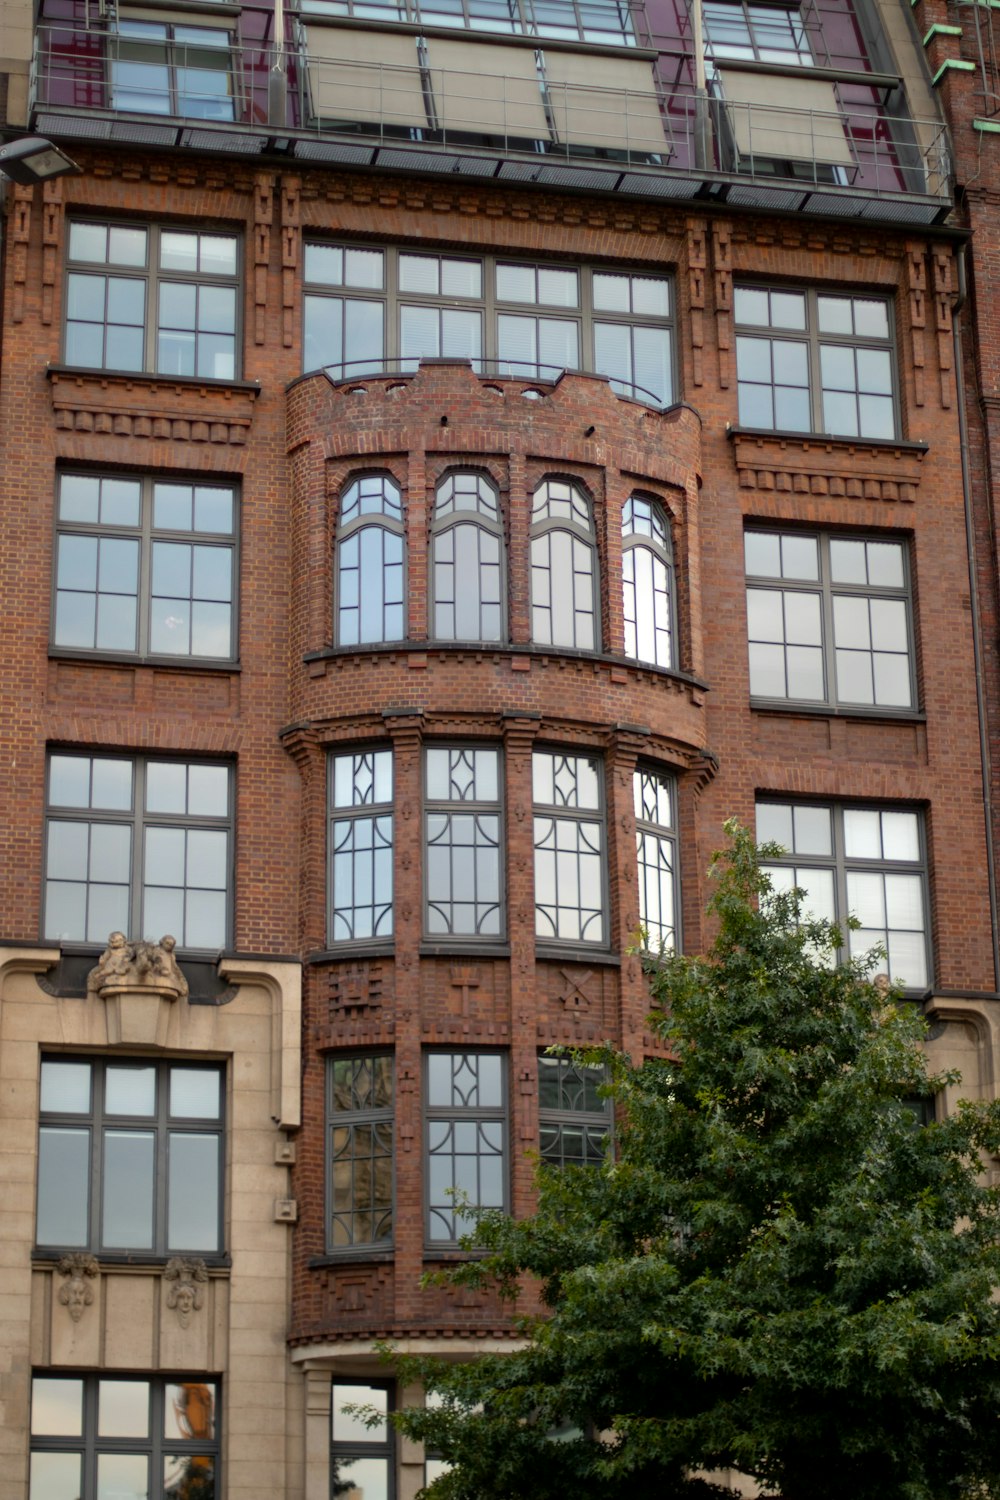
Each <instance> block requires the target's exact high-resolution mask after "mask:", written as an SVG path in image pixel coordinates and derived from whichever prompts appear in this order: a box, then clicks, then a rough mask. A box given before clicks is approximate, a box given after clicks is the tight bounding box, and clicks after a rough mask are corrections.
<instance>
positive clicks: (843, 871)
mask: <svg viewBox="0 0 1000 1500" xmlns="http://www.w3.org/2000/svg"><path fill="white" fill-rule="evenodd" d="M767 807H776V808H790V809H791V816H792V819H793V820H794V818H795V813H796V811H797V810H798V809H803V810H805V814H806V816H808V814H809V813H813V814H815V813H818V812H827V813H829V816H830V830H831V844H830V848H831V851H832V852H831V853H829V854H817V853H814V852H811V851H810V850H809V849H807V848H803V849H801V850H797V849H795V848H794V847H788V845H787V844H786V843H785V841H784V840H783V839H780V838H778V839H775V838H772V837H771V834H770V831H769V830H767V828H766V825H765V829H764V831H762V830H761V828H760V824H761V822H762V821H763V820H762V818H761V809H762V808H767ZM855 812H856V813H859V814H866V815H869V816H870V815H872V814H875V815H878V818H879V837H880V841H881V842H882V843H883V845H884V840H885V824H884V823H883V819H884V818H885V817H892V816H894V815H902V816H904V817H906V818H908V819H911V818H912V819H913V827H914V831H915V834H916V847H917V857H916V858H915V859H904V858H899V859H894V858H892V857H891V856H887V855H885V854H884V853H883V854H882V855H881V856H879V857H866V856H862V855H849V854H848V853H847V846H846V836H845V819H846V816H847V815H848V814H849V813H855ZM755 826H756V827H757V838H758V842H761V843H763V842H778V843H780V844H782V847H783V848H784V849H785V852H784V853H783V854H782V855H779V856H776V857H769V858H767V859H765V860H764V861H763V862H762V869H763V870H764V872H765V873H767V874H772V875H773V874H774V873H775V872H777V874H778V877H779V882H780V883H781V888H782V889H783V888H784V884H783V882H784V879H785V877H784V876H783V875H782V873H781V872H783V871H791V872H792V877H791V878H792V882H793V883H796V882H797V883H798V884H799V886H800V888H802V889H807V887H806V885H805V882H804V881H803V880H802V878H801V877H802V876H803V875H806V876H808V875H809V873H810V872H814V871H815V872H824V873H825V872H829V874H830V876H831V879H832V893H833V912H832V917H833V919H834V920H835V921H836V922H837V924H838V926H839V927H840V931H841V935H842V936H843V938H844V948H842V949H841V950H840V952H841V954H846V953H849V952H852V951H853V952H855V953H863V952H867V951H868V950H869V949H870V948H872V947H873V946H875V944H876V943H877V942H880V941H881V938H880V937H878V936H875V937H866V936H864V934H865V933H866V932H867V933H878V932H881V931H885V932H886V933H888V934H889V935H891V933H892V932H919V933H920V935H921V938H922V943H921V951H922V954H923V960H924V977H923V982H922V983H919V984H913V985H906V986H905V992H906V993H908V994H910V995H915V996H916V995H925V994H926V993H927V991H928V990H929V989H930V987H931V986H932V985H933V983H934V948H933V942H932V937H933V912H932V906H931V889H930V879H929V863H928V847H927V825H926V819H925V816H924V811H923V809H922V808H921V807H919V806H917V805H915V804H913V803H905V802H904V803H887V802H869V803H864V802H859V801H847V800H837V799H833V798H829V799H827V798H814V797H795V796H788V795H781V794H778V793H767V794H764V793H760V794H758V796H757V799H756V809H755ZM792 826H793V844H794V842H795V835H794V821H793V825H792ZM852 875H858V876H862V877H863V876H865V875H873V876H875V877H880V878H883V879H884V877H886V876H889V877H892V876H893V875H896V876H902V877H904V878H905V879H908V880H913V879H916V880H917V881H918V882H919V891H920V903H921V916H922V919H923V925H922V927H920V928H913V927H911V928H903V927H893V926H891V925H890V924H889V921H888V913H887V914H886V926H885V927H884V928H876V927H874V924H871V925H868V926H865V924H864V922H862V929H861V931H860V932H858V933H856V932H852V931H850V930H849V929H848V927H847V923H846V918H847V916H848V915H849V914H851V915H857V916H863V913H858V912H856V911H855V910H854V909H853V908H852V907H851V905H850V901H849V897H848V879H849V877H850V876H852ZM883 889H884V887H883ZM883 904H884V895H883ZM809 910H810V908H809V905H808V900H807V902H806V905H805V908H804V915H807V914H808V913H809ZM883 946H885V945H884V944H883ZM887 967H888V973H889V978H890V979H892V980H894V979H895V978H896V976H895V975H894V974H893V963H892V950H891V945H890V947H889V956H888V958H883V959H882V960H880V961H879V964H878V966H877V970H876V972H879V971H881V972H885V971H886V968H887ZM899 977H900V979H903V980H905V978H906V975H905V973H904V972H903V971H902V970H901V971H900V974H899Z"/></svg>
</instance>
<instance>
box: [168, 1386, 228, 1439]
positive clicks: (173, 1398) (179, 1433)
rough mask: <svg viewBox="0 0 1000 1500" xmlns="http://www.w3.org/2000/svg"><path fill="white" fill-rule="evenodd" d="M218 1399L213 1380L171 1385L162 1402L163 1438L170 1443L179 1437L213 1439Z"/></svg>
mask: <svg viewBox="0 0 1000 1500" xmlns="http://www.w3.org/2000/svg"><path fill="white" fill-rule="evenodd" d="M216 1399H217V1395H216V1388H215V1384H214V1382H212V1381H208V1380H197V1381H185V1383H184V1384H183V1385H168V1386H167V1387H166V1394H165V1398H164V1402H163V1436H164V1437H165V1438H166V1439H167V1441H168V1442H176V1441H177V1440H178V1439H179V1438H192V1437H193V1438H213V1437H214V1436H215V1410H216Z"/></svg>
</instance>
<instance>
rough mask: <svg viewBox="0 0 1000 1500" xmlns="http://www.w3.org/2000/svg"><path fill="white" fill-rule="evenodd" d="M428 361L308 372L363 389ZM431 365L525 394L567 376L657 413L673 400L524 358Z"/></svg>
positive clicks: (412, 358)
mask: <svg viewBox="0 0 1000 1500" xmlns="http://www.w3.org/2000/svg"><path fill="white" fill-rule="evenodd" d="M424 362H425V361H424V359H423V358H422V357H421V356H420V355H409V356H407V357H405V358H403V359H351V360H338V361H336V362H334V363H333V364H329V365H321V366H320V368H319V369H317V370H308V371H307V372H306V376H305V377H303V378H307V377H308V376H309V375H325V376H326V377H327V379H328V380H330V381H332V383H333V384H334V385H343V386H352V387H355V388H360V387H363V386H365V384H366V383H367V382H368V381H370V380H379V381H382V380H393V379H395V380H407V379H412V378H413V376H414V375H416V374H417V373H418V369H419V366H420V365H421V364H423V363H424ZM427 362H429V363H431V364H465V365H468V366H469V368H470V369H471V370H472V373H473V374H474V375H477V376H478V377H479V378H480V379H483V380H504V381H511V382H513V383H516V384H518V385H520V386H521V387H523V389H522V391H521V395H525V396H528V397H529V398H530V397H531V396H540V395H543V394H548V392H542V391H536V390H535V389H534V388H535V387H536V386H548V387H549V388H551V387H552V386H554V385H556V384H557V383H558V382H559V381H560V380H561V379H562V377H563V376H564V375H583V376H586V377H589V378H597V379H599V380H605V379H606V380H607V381H608V383H609V385H610V386H611V389H612V390H613V391H614V393H615V395H616V396H621V397H623V398H624V399H625V400H626V401H637V402H639V404H640V405H641V406H651V407H654V408H655V409H656V410H657V411H665V410H666V409H667V407H668V406H671V405H673V401H672V400H671V401H664V400H663V399H662V397H661V396H659V395H658V394H657V393H656V392H655V391H651V390H648V389H647V387H646V386H643V385H638V384H637V383H636V382H635V381H632V380H620V379H618V377H617V376H614V375H606V374H604V373H603V372H600V371H595V370H581V369H570V368H569V367H566V368H560V367H559V366H558V365H553V364H539V363H536V362H534V361H531V360H524V359H499V358H495V357H490V358H487V357H485V356H473V357H471V358H465V357H464V356H458V355H456V356H455V357H454V358H451V357H449V356H447V355H444V356H429V357H428V361H427Z"/></svg>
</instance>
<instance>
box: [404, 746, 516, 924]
mask: <svg viewBox="0 0 1000 1500" xmlns="http://www.w3.org/2000/svg"><path fill="white" fill-rule="evenodd" d="M425 764H426V805H425V809H424V816H425V819H426V830H427V847H426V866H425V906H426V929H427V933H428V935H429V936H430V937H437V936H440V935H445V934H447V935H449V936H452V937H466V938H482V937H499V936H501V934H502V933H503V931H504V915H503V858H502V843H501V840H502V829H501V811H500V752H499V751H498V750H490V749H477V748H475V747H473V746H468V745H455V746H448V747H438V746H432V747H430V748H428V750H427V752H426V763H425Z"/></svg>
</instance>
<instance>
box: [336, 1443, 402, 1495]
mask: <svg viewBox="0 0 1000 1500" xmlns="http://www.w3.org/2000/svg"><path fill="white" fill-rule="evenodd" d="M332 1469H333V1493H334V1495H337V1496H343V1497H344V1500H389V1460H388V1459H387V1458H341V1457H340V1456H339V1455H338V1454H336V1453H335V1454H334V1455H333V1459H332Z"/></svg>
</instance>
